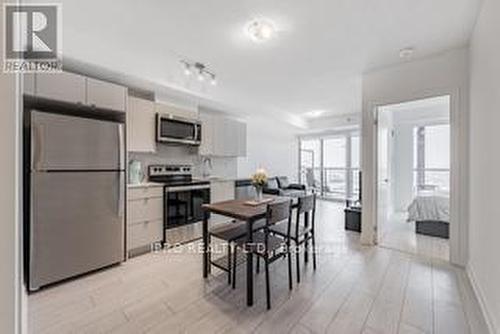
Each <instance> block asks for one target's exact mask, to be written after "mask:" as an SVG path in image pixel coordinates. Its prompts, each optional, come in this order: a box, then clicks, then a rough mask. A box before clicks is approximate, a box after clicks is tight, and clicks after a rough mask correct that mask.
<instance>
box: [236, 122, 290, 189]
mask: <svg viewBox="0 0 500 334" xmlns="http://www.w3.org/2000/svg"><path fill="white" fill-rule="evenodd" d="M246 122H247V156H246V157H244V158H238V177H239V178H248V177H250V175H252V174H253V173H254V172H255V170H256V169H257V168H260V167H263V168H265V169H266V170H267V171H268V173H269V175H271V176H275V175H284V176H288V177H289V178H290V180H291V181H297V178H298V159H299V158H298V139H297V136H296V129H295V128H293V127H290V126H288V125H286V124H285V122H281V123H280V122H276V121H274V120H273V121H270V120H269V119H268V118H261V117H259V116H253V117H250V118H249V119H247V120H246Z"/></svg>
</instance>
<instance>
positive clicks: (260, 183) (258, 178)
mask: <svg viewBox="0 0 500 334" xmlns="http://www.w3.org/2000/svg"><path fill="white" fill-rule="evenodd" d="M266 184H267V172H266V171H265V170H264V169H263V168H259V169H257V170H256V171H255V174H253V175H252V185H253V186H254V187H255V193H256V200H257V202H261V201H262V199H263V198H262V190H263V189H264V186H265V185H266Z"/></svg>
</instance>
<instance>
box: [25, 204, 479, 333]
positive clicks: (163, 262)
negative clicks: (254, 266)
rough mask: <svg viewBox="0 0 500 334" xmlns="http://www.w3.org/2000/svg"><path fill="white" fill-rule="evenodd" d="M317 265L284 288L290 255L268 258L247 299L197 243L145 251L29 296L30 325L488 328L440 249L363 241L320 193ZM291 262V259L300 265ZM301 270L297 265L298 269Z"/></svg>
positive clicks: (34, 329) (63, 329)
mask: <svg viewBox="0 0 500 334" xmlns="http://www.w3.org/2000/svg"><path fill="white" fill-rule="evenodd" d="M317 226H318V239H319V246H320V247H319V248H320V251H321V253H320V254H319V255H318V260H319V262H318V269H317V270H316V271H315V272H314V271H313V270H312V263H310V264H308V265H304V264H303V263H302V264H301V268H302V269H301V270H302V282H301V283H300V284H299V285H297V284H296V282H295V280H294V289H293V291H291V292H290V291H289V290H288V282H287V271H286V268H287V261H286V260H284V261H278V262H275V263H274V264H273V265H272V266H271V272H270V275H271V284H272V288H271V295H272V310H270V311H267V310H266V303H265V289H264V286H265V285H264V275H263V273H262V271H261V274H259V275H257V276H256V288H255V292H256V296H255V299H256V303H255V305H254V306H253V307H251V308H248V307H247V306H246V299H245V279H244V277H245V276H244V274H245V270H244V269H245V266H241V267H240V268H239V270H238V280H237V287H236V290H232V289H231V288H230V287H229V286H228V285H227V276H226V275H225V273H221V272H219V271H217V270H213V273H212V276H210V277H209V279H207V280H204V279H202V273H201V255H200V254H198V253H197V251H198V247H199V245H200V244H199V243H193V244H191V245H189V246H185V247H182V248H177V249H175V250H170V251H169V252H166V253H157V254H148V255H143V256H139V257H136V258H133V259H131V260H129V261H127V262H126V263H124V264H122V265H119V266H116V267H112V268H109V269H106V270H102V271H99V272H97V273H94V274H91V275H88V276H85V277H82V278H79V279H76V280H72V281H69V282H66V283H63V284H59V285H57V286H54V287H51V288H48V289H44V290H42V291H40V292H38V293H34V294H31V295H30V296H29V310H28V318H29V332H30V333H36V334H39V333H273V334H276V333H304V334H305V333H364V334H373V333H384V334H385V333H450V334H456V333H474V334H481V333H486V330H485V324H484V320H483V318H482V316H481V314H480V312H479V308H478V304H477V301H476V299H475V297H474V296H473V293H472V290H471V287H470V285H469V282H468V280H467V279H466V276H465V273H464V271H463V270H462V269H459V268H456V267H454V266H451V265H450V264H448V263H446V262H444V261H441V260H439V259H436V258H430V257H425V256H422V255H418V254H410V253H404V252H398V251H395V250H391V249H387V248H381V247H362V246H360V245H359V240H358V239H359V235H357V234H356V233H351V232H345V231H344V229H343V211H342V207H341V206H340V205H339V204H335V203H331V202H319V207H318V223H317ZM294 268H295V266H294ZM294 274H295V272H294Z"/></svg>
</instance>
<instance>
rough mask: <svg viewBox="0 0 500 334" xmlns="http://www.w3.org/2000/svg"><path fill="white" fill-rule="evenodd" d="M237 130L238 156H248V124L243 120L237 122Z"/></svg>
mask: <svg viewBox="0 0 500 334" xmlns="http://www.w3.org/2000/svg"><path fill="white" fill-rule="evenodd" d="M236 127H237V128H238V130H237V133H238V134H237V136H238V137H237V141H238V149H237V152H236V153H237V156H239V157H246V156H247V124H246V123H243V122H236Z"/></svg>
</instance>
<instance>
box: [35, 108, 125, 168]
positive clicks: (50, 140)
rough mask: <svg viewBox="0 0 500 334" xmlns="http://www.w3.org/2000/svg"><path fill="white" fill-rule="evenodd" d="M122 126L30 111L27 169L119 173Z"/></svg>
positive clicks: (122, 147)
mask: <svg viewBox="0 0 500 334" xmlns="http://www.w3.org/2000/svg"><path fill="white" fill-rule="evenodd" d="M124 156H125V154H124V133H123V124H121V123H115V122H110V121H102V120H95V119H89V118H82V117H75V116H65V115H58V114H51V113H46V112H39V111H32V112H31V168H32V169H35V170H39V171H41V170H123V169H124V159H125V158H124Z"/></svg>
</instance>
